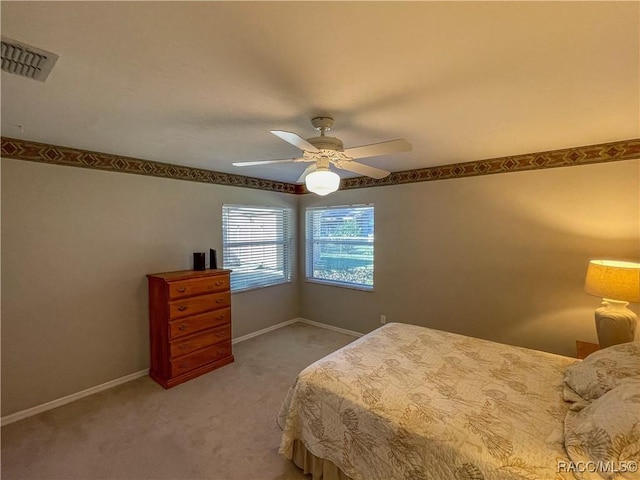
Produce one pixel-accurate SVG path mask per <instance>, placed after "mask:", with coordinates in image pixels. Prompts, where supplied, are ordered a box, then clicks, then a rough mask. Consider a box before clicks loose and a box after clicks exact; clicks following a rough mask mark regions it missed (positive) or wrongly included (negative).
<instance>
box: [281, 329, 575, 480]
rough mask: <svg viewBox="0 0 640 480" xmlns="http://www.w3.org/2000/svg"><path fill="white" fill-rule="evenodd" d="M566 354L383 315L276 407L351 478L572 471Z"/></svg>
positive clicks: (306, 374)
mask: <svg viewBox="0 0 640 480" xmlns="http://www.w3.org/2000/svg"><path fill="white" fill-rule="evenodd" d="M575 361H576V360H574V359H571V358H568V357H562V356H559V355H553V354H549V353H544V352H539V351H535V350H528V349H524V348H519V347H514V346H509V345H503V344H499V343H494V342H489V341H486V340H480V339H476V338H471V337H466V336H462V335H457V334H453V333H448V332H442V331H438V330H432V329H428V328H424V327H419V326H415V325H407V324H400V323H389V324H387V325H385V326H383V327H381V328H379V329H377V330H375V331H373V332H371V333H369V334H368V335H365V336H364V337H362V338H359V339H358V340H356V341H354V342H353V343H351V344H349V345H347V346H346V347H343V348H342V349H340V350H338V351H336V352H334V353H332V354H330V355H328V356H327V357H325V358H323V359H321V360H319V361H317V362H315V363H314V364H312V365H310V366H309V367H307V368H306V369H304V370H303V371H302V372H301V373H300V374H299V375H298V377H297V379H296V381H295V382H294V384H293V385H292V386H291V388H290V390H289V392H288V394H287V397H286V399H285V401H284V403H283V405H282V408H281V410H280V413H279V415H278V423H279V425H280V427H281V428H282V430H283V434H282V442H281V445H280V453H282V454H284V455H285V456H287V457H288V458H291V457H292V450H293V442H294V440H301V441H302V442H303V443H304V444H305V446H306V448H307V449H308V450H309V451H310V452H311V453H313V454H314V455H315V456H317V457H320V458H324V459H327V460H330V461H332V462H333V463H334V464H336V465H337V466H338V467H339V468H340V469H341V470H342V471H343V472H344V473H345V474H347V475H348V476H350V477H351V478H353V479H354V480H375V479H380V480H395V479H403V480H426V479H433V480H482V479H486V480H493V479H508V480H512V479H530V480H534V479H536V480H537V479H573V475H572V474H571V473H564V472H558V470H559V468H558V464H559V462H565V463H566V462H568V461H569V460H568V457H567V454H566V453H565V450H564V446H563V441H562V432H563V421H564V418H565V415H566V412H567V404H566V403H565V402H564V401H563V399H562V388H563V382H562V379H563V374H564V370H565V368H566V367H567V366H569V365H570V364H572V363H574V362H575Z"/></svg>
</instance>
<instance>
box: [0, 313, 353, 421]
mask: <svg viewBox="0 0 640 480" xmlns="http://www.w3.org/2000/svg"><path fill="white" fill-rule="evenodd" d="M296 322H301V323H306V324H308V325H313V326H314V327H320V328H326V329H327V330H333V331H334V332H340V333H344V334H346V335H352V336H354V337H361V336H363V335H364V333H360V332H354V331H352V330H346V329H344V328H340V327H334V326H333V325H327V324H326V323H320V322H314V321H313V320H307V319H306V318H292V319H291V320H287V321H285V322H281V323H276V324H275V325H271V326H269V327H267V328H263V329H262V330H258V331H255V332H252V333H248V334H247V335H243V336H241V337H238V338H234V339H233V340H232V342H231V343H233V344H236V343H240V342H244V341H245V340H249V339H250V338H254V337H257V336H259V335H263V334H265V333H268V332H272V331H273V330H277V329H279V328H282V327H286V326H288V325H292V324H294V323H296ZM148 374H149V370H148V369H146V370H140V371H139V372H135V373H132V374H130V375H125V376H124V377H120V378H116V379H115V380H111V381H110V382H106V383H103V384H101V385H96V386H95V387H91V388H87V389H86V390H82V391H81V392H77V393H72V394H71V395H67V396H66V397H62V398H58V399H57V400H52V401H50V402H47V403H43V404H42V405H37V406H35V407H32V408H28V409H26V410H22V411H20V412H16V413H12V414H10V415H6V416H4V417H2V418H1V419H0V425H2V426H5V425H9V424H10V423H14V422H17V421H18V420H22V419H24V418H27V417H32V416H34V415H37V414H39V413H42V412H46V411H47V410H52V409H54V408H57V407H61V406H62V405H66V404H67V403H71V402H73V401H75V400H80V399H81V398H84V397H88V396H89V395H93V394H95V393H98V392H102V391H103V390H108V389H109V388H113V387H116V386H118V385H122V384H123V383H127V382H130V381H131V380H135V379H136V378H140V377H144V376H145V375H148Z"/></svg>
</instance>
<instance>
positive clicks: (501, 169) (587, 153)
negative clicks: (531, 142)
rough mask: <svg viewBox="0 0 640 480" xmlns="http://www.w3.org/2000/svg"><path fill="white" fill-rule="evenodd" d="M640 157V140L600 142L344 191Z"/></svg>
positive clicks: (363, 183)
mask: <svg viewBox="0 0 640 480" xmlns="http://www.w3.org/2000/svg"><path fill="white" fill-rule="evenodd" d="M638 158H640V138H634V139H631V140H621V141H618V142H610V143H600V144H597V145H587V146H582V147H573V148H563V149H561V150H549V151H545V152H536V153H526V154H522V155H512V156H508V157H498V158H489V159H486V160H476V161H471V162H464V163H454V164H449V165H440V166H437V167H427V168H419V169H416V170H404V171H401V172H392V173H391V175H389V176H387V177H385V178H382V179H375V178H368V177H355V178H346V179H344V180H342V182H340V189H341V190H348V189H351V188H366V187H379V186H385V185H402V184H406V183H417V182H428V181H432V180H445V179H450V178H463V177H476V176H480V175H493V174H496V173H509V172H523V171H528V170H542V169H546V168H557V167H571V166H578V165H590V164H594V163H605V162H617V161H621V160H633V159H638Z"/></svg>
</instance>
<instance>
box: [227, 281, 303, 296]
mask: <svg viewBox="0 0 640 480" xmlns="http://www.w3.org/2000/svg"><path fill="white" fill-rule="evenodd" d="M291 283H292V282H291V280H288V281H286V282H278V283H270V284H269V285H260V286H257V287H247V288H242V289H239V290H231V295H235V294H236V293H245V292H252V291H254V290H262V289H263V288H271V287H278V286H280V285H289V284H291Z"/></svg>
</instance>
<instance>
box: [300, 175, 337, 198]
mask: <svg viewBox="0 0 640 480" xmlns="http://www.w3.org/2000/svg"><path fill="white" fill-rule="evenodd" d="M304 183H305V185H306V186H307V190H309V191H310V192H313V193H315V194H316V195H320V196H325V195H329V194H330V193H333V192H335V191H336V190H338V187H340V176H339V175H338V174H337V173H335V172H332V171H331V170H329V169H328V168H327V169H318V170H316V171H315V172H311V173H310V174H309V175H307V176H306V177H305V178H304Z"/></svg>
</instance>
